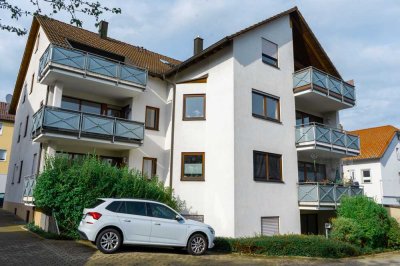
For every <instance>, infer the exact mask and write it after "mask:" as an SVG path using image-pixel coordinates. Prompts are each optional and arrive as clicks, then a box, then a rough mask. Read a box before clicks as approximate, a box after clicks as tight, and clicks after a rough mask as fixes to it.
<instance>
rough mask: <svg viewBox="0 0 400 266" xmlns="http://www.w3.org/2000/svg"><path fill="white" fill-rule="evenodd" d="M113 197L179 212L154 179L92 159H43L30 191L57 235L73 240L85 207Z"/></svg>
mask: <svg viewBox="0 0 400 266" xmlns="http://www.w3.org/2000/svg"><path fill="white" fill-rule="evenodd" d="M114 197H129V198H142V199H151V200H156V201H160V202H163V203H165V204H167V205H169V206H170V207H172V208H174V209H178V210H179V209H180V208H181V206H180V203H179V202H178V200H177V199H176V198H175V197H174V196H173V193H172V190H171V189H170V188H168V187H164V185H163V184H162V183H161V182H159V181H158V179H157V178H156V177H155V178H153V179H151V180H149V179H148V178H147V177H146V176H143V175H142V174H141V172H139V171H137V170H129V169H128V168H127V167H125V168H116V167H113V166H110V165H109V164H107V163H105V162H103V161H101V160H100V159H98V157H96V156H93V155H87V156H86V157H85V158H84V159H82V160H72V161H71V160H69V159H68V158H67V157H64V156H57V157H50V158H47V159H46V162H45V169H44V171H43V172H42V173H41V174H40V175H39V176H38V178H37V183H36V187H35V190H34V198H35V205H36V207H37V208H40V209H42V210H43V211H44V212H45V213H47V214H52V215H53V216H54V217H55V218H56V220H57V223H58V226H59V229H60V232H61V233H62V234H65V235H67V236H70V237H77V233H76V229H77V227H78V224H79V222H80V220H81V218H82V211H83V208H84V207H85V206H90V205H92V204H93V203H94V202H95V201H96V199H97V198H114Z"/></svg>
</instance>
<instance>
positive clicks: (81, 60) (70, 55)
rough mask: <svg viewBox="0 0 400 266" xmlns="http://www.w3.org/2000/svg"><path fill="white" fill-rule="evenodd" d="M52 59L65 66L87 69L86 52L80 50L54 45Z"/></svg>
mask: <svg viewBox="0 0 400 266" xmlns="http://www.w3.org/2000/svg"><path fill="white" fill-rule="evenodd" d="M51 61H52V62H54V63H57V64H60V65H64V66H69V67H73V68H78V69H85V54H84V53H82V52H79V51H74V50H69V49H65V48H61V47H54V48H53V49H52V58H51Z"/></svg>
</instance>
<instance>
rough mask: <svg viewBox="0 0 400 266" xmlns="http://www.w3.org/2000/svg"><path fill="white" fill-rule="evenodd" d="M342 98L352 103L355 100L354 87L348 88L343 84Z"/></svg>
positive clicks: (347, 85) (348, 86)
mask: <svg viewBox="0 0 400 266" xmlns="http://www.w3.org/2000/svg"><path fill="white" fill-rule="evenodd" d="M343 96H344V97H346V98H349V99H350V100H353V101H354V100H355V99H356V97H355V93H354V87H352V86H350V85H349V84H347V83H343Z"/></svg>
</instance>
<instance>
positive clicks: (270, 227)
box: [261, 217, 279, 236]
mask: <svg viewBox="0 0 400 266" xmlns="http://www.w3.org/2000/svg"><path fill="white" fill-rule="evenodd" d="M261 234H262V235H264V236H273V235H279V217H262V218H261Z"/></svg>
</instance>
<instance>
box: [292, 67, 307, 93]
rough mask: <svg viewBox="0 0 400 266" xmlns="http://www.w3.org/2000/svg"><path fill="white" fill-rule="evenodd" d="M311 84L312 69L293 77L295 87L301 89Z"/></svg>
mask: <svg viewBox="0 0 400 266" xmlns="http://www.w3.org/2000/svg"><path fill="white" fill-rule="evenodd" d="M310 83H311V68H307V69H305V70H304V71H302V72H297V73H296V74H295V75H293V87H294V88H299V87H302V86H305V85H308V84H310Z"/></svg>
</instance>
